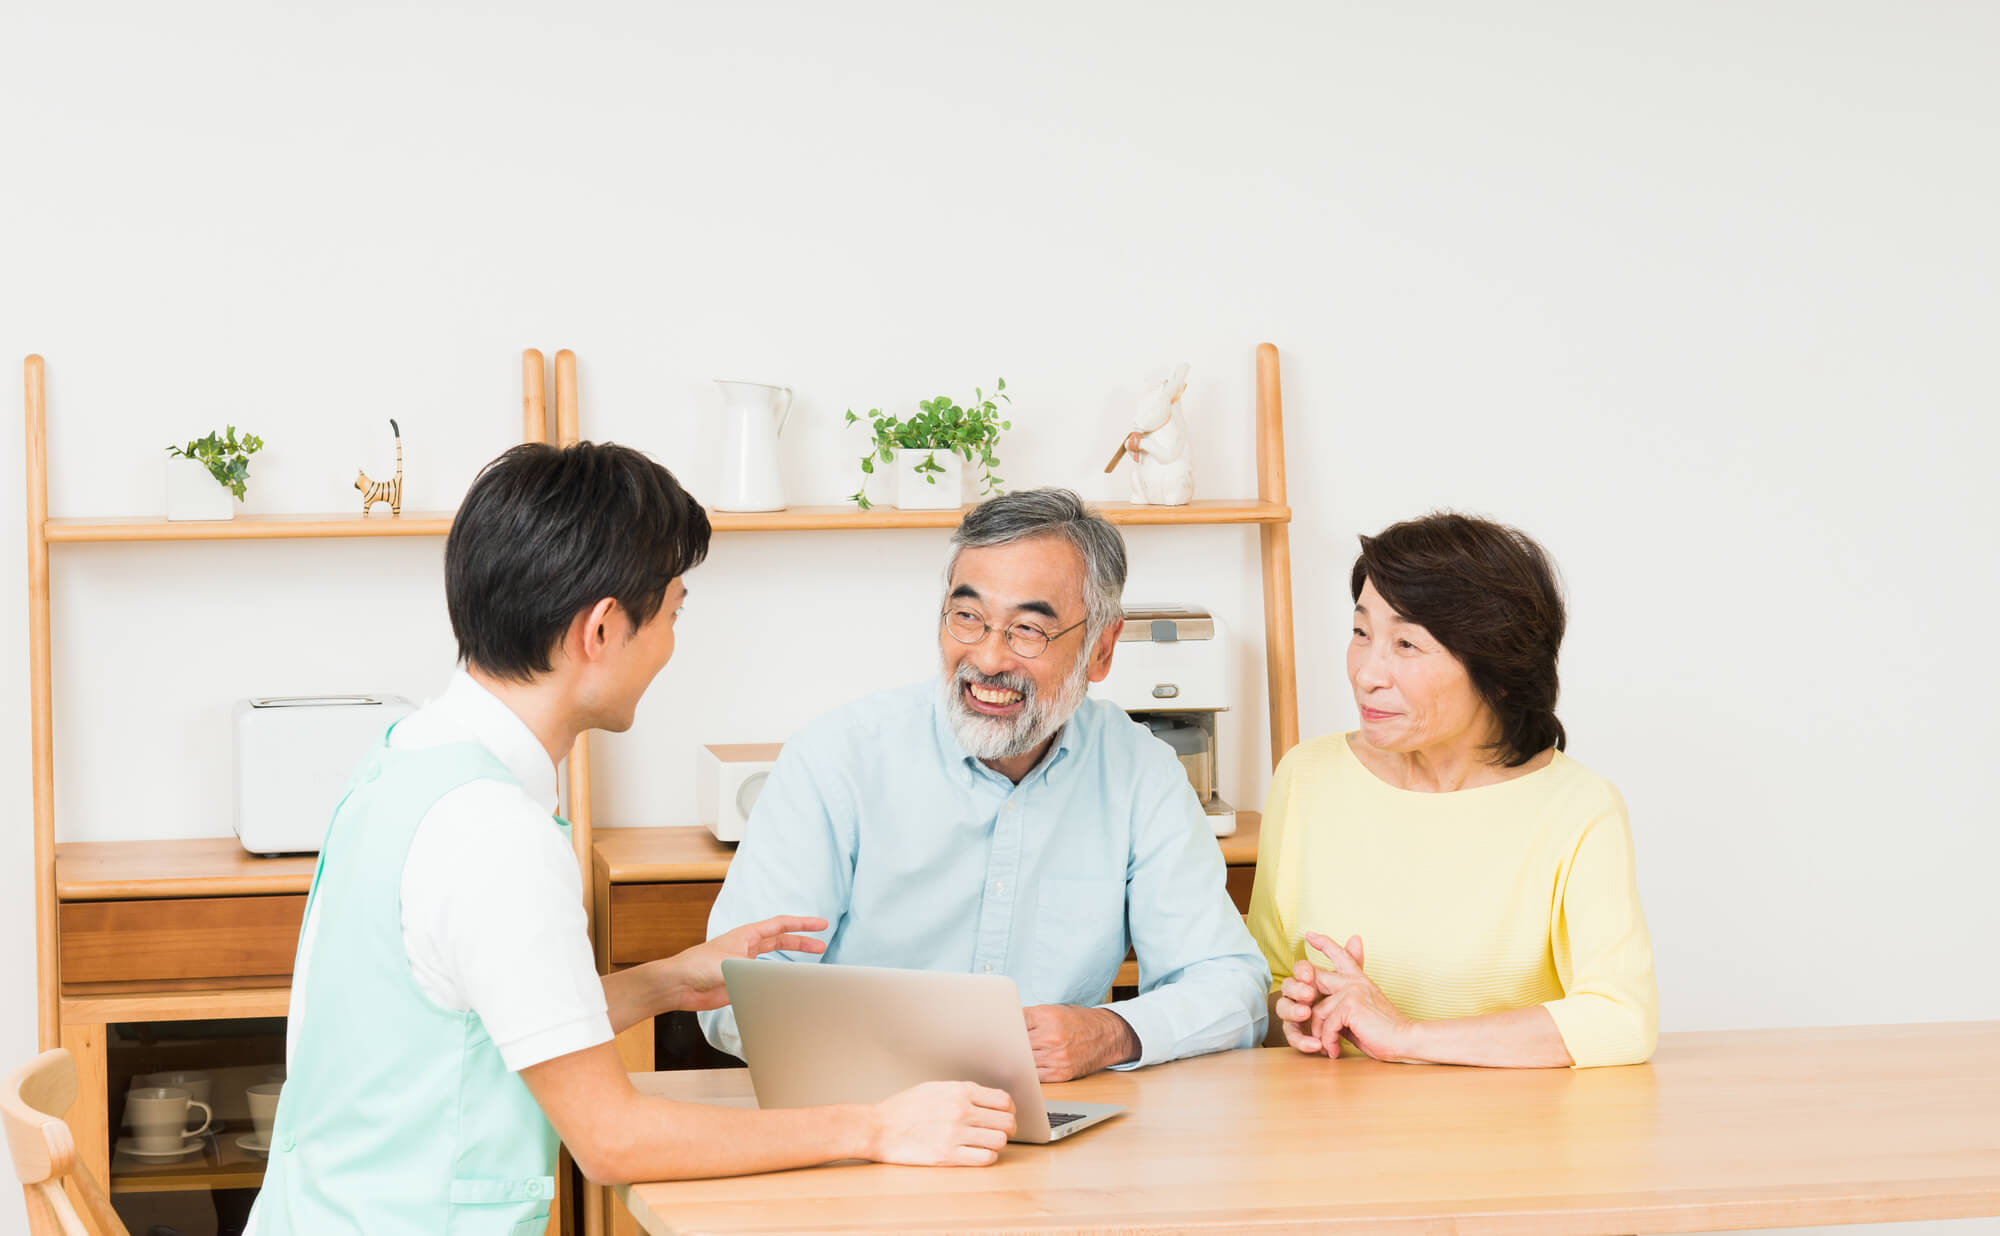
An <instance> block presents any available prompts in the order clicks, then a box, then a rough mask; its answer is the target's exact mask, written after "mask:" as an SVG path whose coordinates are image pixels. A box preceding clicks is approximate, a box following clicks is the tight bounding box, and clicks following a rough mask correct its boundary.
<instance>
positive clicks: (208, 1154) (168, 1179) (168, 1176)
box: [110, 1126, 265, 1193]
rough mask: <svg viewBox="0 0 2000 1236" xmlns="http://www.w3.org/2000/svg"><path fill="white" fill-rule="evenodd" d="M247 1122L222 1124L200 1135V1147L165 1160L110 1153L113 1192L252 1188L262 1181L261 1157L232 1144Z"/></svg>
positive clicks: (111, 1188) (248, 1129)
mask: <svg viewBox="0 0 2000 1236" xmlns="http://www.w3.org/2000/svg"><path fill="white" fill-rule="evenodd" d="M250 1131H251V1130H250V1128H249V1126H245V1127H243V1128H240V1129H238V1128H224V1129H223V1130H222V1131H221V1132H219V1133H215V1134H211V1135H210V1136H208V1137H204V1138H202V1142H203V1143H204V1144H203V1146H202V1148H201V1150H200V1151H199V1152H197V1153H195V1154H193V1155H190V1156H189V1157H188V1158H186V1159H176V1160H172V1161H169V1162H165V1163H162V1162H159V1161H158V1160H146V1159H139V1158H134V1157H133V1156H131V1155H129V1154H118V1153H115V1152H114V1153H113V1154H112V1156H111V1184H110V1191H111V1192H113V1193H180V1192H189V1191H192V1190H195V1189H255V1188H259V1187H261V1186H262V1185H263V1183H264V1166H265V1159H264V1158H263V1157H262V1156H259V1155H254V1154H251V1153H250V1152H249V1151H247V1150H245V1149H243V1148H242V1147H241V1146H238V1145H237V1144H236V1139H237V1138H239V1137H242V1136H244V1135H245V1134H247V1133H249V1132H250Z"/></svg>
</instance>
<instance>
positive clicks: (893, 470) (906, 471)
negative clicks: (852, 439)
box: [847, 378, 1014, 511]
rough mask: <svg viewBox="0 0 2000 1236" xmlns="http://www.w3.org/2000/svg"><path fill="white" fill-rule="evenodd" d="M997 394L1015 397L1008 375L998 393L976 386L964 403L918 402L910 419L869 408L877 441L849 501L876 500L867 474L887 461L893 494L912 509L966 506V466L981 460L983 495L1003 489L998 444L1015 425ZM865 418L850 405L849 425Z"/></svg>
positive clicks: (899, 503)
mask: <svg viewBox="0 0 2000 1236" xmlns="http://www.w3.org/2000/svg"><path fill="white" fill-rule="evenodd" d="M995 399H998V400H1000V401H1002V402H1006V403H1012V402H1013V399H1012V397H1011V396H1009V395H1008V394H1007V379H1005V378H1001V379H1000V380H999V382H998V383H997V384H996V385H995V386H994V388H993V396H992V397H988V395H987V394H986V392H985V391H984V390H983V389H981V388H978V387H974V388H973V391H972V399H971V401H970V402H969V403H967V405H966V406H964V407H960V406H959V405H958V404H956V403H953V402H952V400H951V397H950V396H948V395H939V396H938V397H937V398H935V399H926V400H923V401H922V402H920V403H918V404H917V414H916V415H915V416H912V417H910V418H909V419H908V420H903V419H901V418H899V417H894V416H885V415H883V412H882V409H880V408H870V409H868V426H869V430H870V432H871V433H872V434H873V440H872V441H871V442H870V443H869V447H868V453H867V454H866V455H863V456H862V457H861V471H862V473H863V479H862V482H861V488H860V489H858V490H856V491H854V493H852V494H850V495H848V500H849V501H850V502H853V503H854V504H855V505H856V506H859V507H860V508H861V509H862V510H864V511H865V510H867V509H868V508H869V507H870V506H872V505H874V504H873V503H871V502H869V500H868V481H867V479H866V478H867V477H868V476H872V475H874V474H875V465H876V464H877V463H881V464H884V465H886V466H887V468H888V471H889V475H890V477H891V481H892V484H893V485H894V488H893V489H892V490H891V491H890V493H891V497H892V499H893V501H894V503H895V505H896V506H897V507H899V508H900V509H902V510H906V511H938V510H956V509H957V508H958V507H959V506H961V505H963V503H964V499H965V489H964V468H965V465H966V464H969V463H975V462H976V463H978V464H979V466H980V468H981V470H982V472H981V477H980V490H979V492H980V495H981V496H982V497H983V496H985V495H987V494H997V493H999V492H1000V485H1001V480H1000V478H999V477H997V476H995V475H994V474H993V469H994V468H996V467H998V466H999V464H1000V461H999V460H998V459H997V458H995V457H994V454H993V448H994V447H995V446H996V445H997V444H998V443H999V441H1000V431H1001V430H1003V429H1012V428H1013V427H1014V424H1013V422H1012V421H1003V420H1001V419H1000V404H999V403H996V402H994V400H995ZM860 419H861V418H860V417H858V416H856V415H855V414H854V409H852V408H849V409H848V410H847V423H848V424H850V425H852V424H855V423H856V422H858V421H859V420H860Z"/></svg>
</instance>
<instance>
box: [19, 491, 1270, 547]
mask: <svg viewBox="0 0 2000 1236" xmlns="http://www.w3.org/2000/svg"><path fill="white" fill-rule="evenodd" d="M1093 505H1095V507H1096V509H1097V510H1098V511H1099V512H1100V513H1102V514H1103V515H1104V517H1105V518H1106V519H1108V520H1110V521H1111V522H1112V523H1114V524H1121V525H1124V526H1127V527H1138V526H1151V525H1160V524H1173V525H1189V524H1283V523H1290V522H1291V518H1292V509H1291V508H1290V507H1289V506H1286V505H1284V504H1283V503H1279V502H1262V501H1258V500H1257V499H1254V498H1204V499H1201V500H1199V501H1195V502H1191V503H1189V504H1188V505H1186V506H1134V505H1133V504H1132V503H1129V502H1100V503H1095V504H1093ZM968 509H970V508H968V507H961V508H959V509H957V510H944V511H900V510H896V509H895V508H893V507H879V506H878V507H875V508H873V509H872V510H867V511H862V510H857V509H855V508H854V507H852V506H845V505H843V506H792V507H786V508H785V509H784V510H782V511H760V512H755V513H744V512H733V511H710V512H709V513H708V518H709V523H710V524H711V525H712V526H713V527H714V528H715V530H716V531H717V532H836V531H850V532H863V531H869V530H876V529H894V528H956V527H957V526H958V523H959V520H961V519H962V518H964V515H965V512H966V510H968ZM451 520H452V513H451V512H450V511H411V512H409V513H408V514H405V515H401V516H390V515H383V514H379V513H378V514H375V515H361V514H358V513H356V512H352V511H348V512H343V513H340V514H317V515H312V514H309V515H287V514H256V515H238V516H237V517H236V518H234V519H218V520H167V519H160V518H155V517H132V518H93V519H50V520H46V521H44V522H43V524H42V529H43V532H44V534H45V535H46V537H47V538H48V541H49V543H50V544H52V545H60V544H79V543H86V542H118V541H270V540H287V539H292V540H296V539H315V538H330V537H371V536H443V535H444V534H445V533H447V532H449V531H451Z"/></svg>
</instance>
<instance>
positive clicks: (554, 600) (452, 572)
mask: <svg viewBox="0 0 2000 1236" xmlns="http://www.w3.org/2000/svg"><path fill="white" fill-rule="evenodd" d="M708 537H709V527H708V514H707V512H705V511H703V510H702V509H701V504H700V503H698V502H696V501H695V500H694V499H693V498H692V497H690V496H689V495H688V492H687V491H686V490H685V489H682V488H681V486H680V483H679V482H678V481H676V480H674V475H673V473H671V472H669V471H667V470H666V469H665V468H663V467H661V466H660V465H659V464H656V463H654V462H653V461H652V460H651V459H648V458H647V457H646V456H645V455H643V454H641V453H640V452H638V451H635V450H633V449H632V448H631V447H629V446H617V445H614V444H612V443H608V442H601V443H600V442H579V443H577V444H576V445H574V446H566V447H554V446H548V445H545V444H542V443H527V444H525V445H522V446H517V447H515V448H513V449H512V450H510V451H508V452H507V453H506V454H504V455H502V456H500V457H499V458H498V459H496V460H494V461H493V462H492V463H490V464H487V465H486V467H485V468H483V469H481V470H480V473H479V476H478V477H477V478H476V479H475V480H474V481H473V482H472V488H471V489H470V490H469V491H468V492H467V493H466V495H465V502H464V503H463V504H462V505H461V506H460V507H459V509H458V516H457V518H455V519H454V520H453V521H452V525H451V534H450V536H448V537H447V538H446V539H445V543H444V596H445V606H446V608H447V609H448V610H449V611H450V613H451V632H452V634H453V635H454V636H456V637H457V638H458V655H459V657H460V658H461V659H462V660H464V661H465V663H466V664H467V665H472V666H477V667H478V668H479V669H481V670H483V671H485V672H486V673H488V674H491V675H493V676H494V677H496V678H502V679H509V680H512V681H516V682H526V681H528V680H529V679H531V678H533V677H534V676H535V675H537V674H546V673H548V672H549V670H550V668H551V664H552V663H551V660H550V653H551V652H552V651H553V650H554V648H555V647H556V646H557V645H558V644H559V643H560V642H561V641H562V638H563V635H564V633H565V632H567V631H568V630H569V624H570V623H571V622H572V621H574V620H575V618H576V616H577V614H579V613H581V612H582V611H584V610H587V609H589V608H590V607H591V606H593V605H595V604H597V603H598V602H599V601H601V600H603V599H604V598H605V597H611V598H613V599H615V600H616V601H617V602H618V605H619V607H620V608H622V609H623V610H624V611H625V612H626V613H627V614H628V615H630V617H631V619H632V622H633V624H634V626H635V627H637V626H643V625H645V623H646V622H647V621H648V620H650V619H651V618H652V616H653V615H654V614H655V613H657V612H658V611H659V608H660V604H661V602H662V601H664V600H665V598H666V595H667V586H668V585H669V584H671V583H673V581H674V578H675V577H676V576H680V575H685V574H686V573H687V572H688V571H690V570H692V569H693V568H694V567H695V565H696V564H698V563H699V562H700V561H701V560H702V559H703V558H704V557H706V556H707V555H708Z"/></svg>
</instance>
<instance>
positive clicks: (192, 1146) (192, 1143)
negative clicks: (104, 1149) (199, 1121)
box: [118, 1137, 202, 1159]
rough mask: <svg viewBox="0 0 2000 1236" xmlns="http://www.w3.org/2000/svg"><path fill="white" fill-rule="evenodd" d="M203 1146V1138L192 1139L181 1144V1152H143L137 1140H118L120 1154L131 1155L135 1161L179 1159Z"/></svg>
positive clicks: (128, 1138)
mask: <svg viewBox="0 0 2000 1236" xmlns="http://www.w3.org/2000/svg"><path fill="white" fill-rule="evenodd" d="M201 1144H202V1139H201V1138H199V1137H190V1138H188V1139H187V1140H186V1141H185V1142H182V1143H181V1148H180V1149H179V1150H141V1149H139V1140H138V1139H137V1138H133V1137H121V1138H119V1139H118V1153H119V1154H129V1155H131V1156H132V1157H133V1158H135V1159H178V1158H180V1157H182V1156H183V1155H190V1154H193V1153H194V1152H195V1151H197V1150H200V1149H201Z"/></svg>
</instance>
